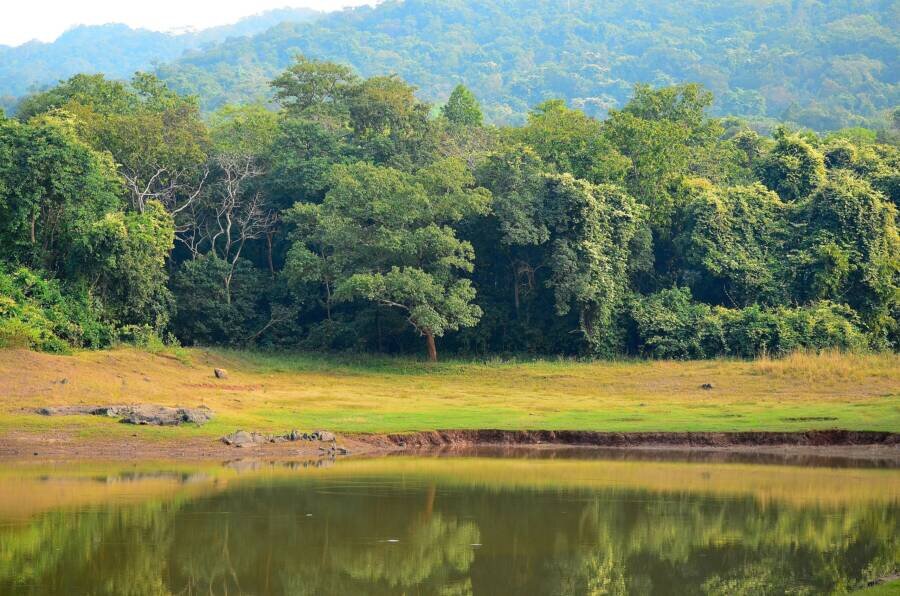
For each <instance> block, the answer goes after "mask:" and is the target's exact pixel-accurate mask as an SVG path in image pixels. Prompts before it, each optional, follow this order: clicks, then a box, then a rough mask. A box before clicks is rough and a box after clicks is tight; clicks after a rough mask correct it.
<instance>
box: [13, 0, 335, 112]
mask: <svg viewBox="0 0 900 596" xmlns="http://www.w3.org/2000/svg"><path fill="white" fill-rule="evenodd" d="M320 15H321V13H320V12H318V11H315V10H311V9H308V8H298V9H279V10H272V11H267V12H263V13H260V14H258V15H254V16H250V17H247V18H245V19H241V20H240V21H238V22H237V23H234V24H231V25H224V26H221V27H212V28H209V29H204V30H200V31H191V32H182V33H177V34H176V33H161V32H158V31H149V30H147V29H132V28H131V27H128V26H127V25H123V24H115V23H113V24H106V25H95V26H78V27H74V28H72V29H70V30H68V31H66V32H65V33H63V34H62V35H61V36H60V37H59V38H58V39H56V40H55V41H53V42H52V43H42V42H39V41H31V42H28V43H26V44H23V45H20V46H16V47H9V46H0V106H3V105H5V106H6V107H11V106H12V105H14V104H15V100H16V98H18V97H21V96H22V95H24V94H26V93H27V92H28V91H30V90H32V89H34V88H40V87H43V86H46V85H49V84H53V83H56V82H57V81H59V80H61V79H66V78H68V77H70V76H72V75H74V74H77V73H104V74H106V75H107V76H109V77H111V78H128V77H130V76H131V75H132V74H134V72H135V71H137V70H146V69H149V68H152V67H153V66H154V65H155V64H157V63H163V62H170V61H172V60H174V59H176V58H178V57H179V56H180V55H181V54H182V53H183V52H184V51H185V50H188V49H196V48H200V47H203V46H204V45H209V44H213V43H217V42H223V41H225V40H227V39H229V38H234V37H237V36H245V35H253V34H256V33H259V32H261V31H264V30H266V29H268V28H270V27H272V26H274V25H276V24H279V23H286V22H294V23H298V22H305V21H311V20H313V19H315V18H317V17H319V16H320Z"/></svg>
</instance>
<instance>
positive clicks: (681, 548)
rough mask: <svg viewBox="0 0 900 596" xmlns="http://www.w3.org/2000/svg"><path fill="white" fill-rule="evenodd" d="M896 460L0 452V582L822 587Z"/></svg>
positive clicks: (618, 590) (853, 542)
mask: <svg viewBox="0 0 900 596" xmlns="http://www.w3.org/2000/svg"><path fill="white" fill-rule="evenodd" d="M898 537H900V473H898V471H897V470H896V469H890V468H888V469H883V468H854V467H836V466H834V465H833V464H829V465H826V466H809V465H803V466H801V465H785V464H783V463H782V464H770V463H758V462H746V461H744V462H710V461H683V460H682V461H679V460H678V458H675V460H666V461H656V460H647V459H646V456H645V457H644V458H642V459H641V460H633V459H630V458H629V457H624V456H621V455H618V456H605V455H602V454H601V455H597V454H594V455H592V456H590V457H585V458H581V457H572V456H571V454H566V456H563V457H560V456H552V454H542V455H541V456H538V457H508V456H505V457H497V456H492V457H391V458H381V459H359V460H355V459H351V460H347V461H338V462H334V463H331V462H324V463H322V462H295V463H283V462H247V461H241V462H232V463H229V464H223V465H218V464H217V465H211V464H200V465H187V464H184V463H171V464H166V463H160V464H143V463H141V464H121V463H119V464H108V465H101V464H79V465H75V464H57V465H25V464H0V594H4V595H6V594H16V595H18V594H22V595H29V594H41V595H43V594H66V595H76V594H115V595H124V594H135V595H142V596H143V595H156V594H292V595H293V594H297V595H301V594H316V595H323V594H348V595H350V594H443V595H448V596H449V595H464V594H484V595H495V594H516V595H519V594H521V595H532V594H554V595H556V594H720V595H733V594H747V595H749V594H811V595H812V594H815V595H818V594H831V593H846V592H848V591H852V589H853V588H855V587H858V586H860V585H862V584H864V583H865V582H866V581H867V580H868V579H870V578H874V577H880V576H883V575H887V574H889V573H892V572H894V571H896V570H897V569H898V565H900V561H898V558H900V538H898Z"/></svg>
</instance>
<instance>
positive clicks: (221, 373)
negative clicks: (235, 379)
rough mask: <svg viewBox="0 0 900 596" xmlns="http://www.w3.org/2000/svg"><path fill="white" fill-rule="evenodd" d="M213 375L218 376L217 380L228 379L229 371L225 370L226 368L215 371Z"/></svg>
mask: <svg viewBox="0 0 900 596" xmlns="http://www.w3.org/2000/svg"><path fill="white" fill-rule="evenodd" d="M213 374H215V375H216V378H217V379H227V378H228V371H227V370H225V369H224V368H216V369H213Z"/></svg>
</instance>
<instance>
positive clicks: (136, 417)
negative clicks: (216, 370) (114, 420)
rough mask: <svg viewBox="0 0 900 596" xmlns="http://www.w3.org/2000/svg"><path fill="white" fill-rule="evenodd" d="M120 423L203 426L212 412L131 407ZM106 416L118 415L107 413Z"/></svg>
mask: <svg viewBox="0 0 900 596" xmlns="http://www.w3.org/2000/svg"><path fill="white" fill-rule="evenodd" d="M121 414H122V415H123V417H122V419H121V420H120V422H124V423H125V424H139V425H149V426H178V425H179V424H184V423H186V422H187V423H191V424H204V423H206V422H209V421H210V420H211V419H212V411H211V410H210V409H209V408H207V407H204V406H201V407H199V408H167V407H165V406H132V407H130V408H126V409H125V411H124V412H121ZM106 415H107V416H114V415H119V412H116V413H113V411H108V412H107V413H106Z"/></svg>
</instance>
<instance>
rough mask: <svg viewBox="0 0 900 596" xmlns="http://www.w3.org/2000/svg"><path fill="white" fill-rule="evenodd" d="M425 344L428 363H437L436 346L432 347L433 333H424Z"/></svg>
mask: <svg viewBox="0 0 900 596" xmlns="http://www.w3.org/2000/svg"><path fill="white" fill-rule="evenodd" d="M425 343H426V345H427V346H428V361H429V362H437V346H435V345H434V333H432V332H431V331H426V332H425Z"/></svg>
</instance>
